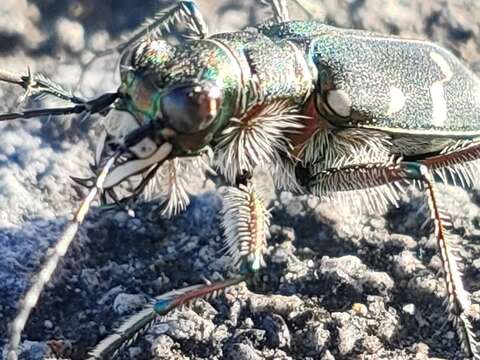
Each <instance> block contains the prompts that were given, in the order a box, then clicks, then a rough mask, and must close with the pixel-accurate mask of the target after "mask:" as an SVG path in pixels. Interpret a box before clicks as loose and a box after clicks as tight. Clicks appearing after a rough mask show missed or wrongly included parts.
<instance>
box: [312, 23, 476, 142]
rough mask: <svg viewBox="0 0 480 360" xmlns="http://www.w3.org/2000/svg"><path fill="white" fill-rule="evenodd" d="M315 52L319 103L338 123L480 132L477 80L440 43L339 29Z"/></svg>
mask: <svg viewBox="0 0 480 360" xmlns="http://www.w3.org/2000/svg"><path fill="white" fill-rule="evenodd" d="M310 56H311V57H312V58H313V61H314V62H315V64H316V66H317V68H318V82H317V92H318V95H317V109H318V111H319V112H320V114H321V115H323V116H325V117H326V118H327V119H328V120H329V121H330V122H332V123H333V124H335V125H338V126H347V127H350V126H354V127H369V128H375V129H381V130H383V131H387V132H389V131H391V132H402V133H419V134H425V133H426V134H428V133H431V134H434V133H438V134H439V135H440V134H442V133H447V132H448V133H449V134H452V132H453V133H455V132H458V133H462V134H463V133H466V132H478V133H480V81H479V80H478V78H477V77H476V76H475V75H474V74H473V73H472V72H471V71H470V70H468V69H467V68H466V67H465V66H464V65H463V64H461V63H460V61H459V60H458V59H457V58H455V57H454V56H453V55H452V54H451V53H450V52H448V51H447V50H445V49H443V48H441V47H439V46H437V45H435V44H432V43H429V42H424V41H416V40H405V39H400V38H386V37H382V36H379V37H372V34H370V33H369V34H368V36H364V35H363V34H362V33H361V32H360V33H357V34H352V33H351V32H349V31H348V30H347V33H346V34H342V31H338V30H337V31H336V32H335V33H333V34H330V35H323V36H319V37H316V38H315V39H314V40H313V42H312V44H311V54H310Z"/></svg>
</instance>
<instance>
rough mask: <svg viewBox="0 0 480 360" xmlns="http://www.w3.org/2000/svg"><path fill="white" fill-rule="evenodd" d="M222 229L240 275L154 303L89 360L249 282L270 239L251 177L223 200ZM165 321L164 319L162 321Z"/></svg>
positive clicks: (267, 220)
mask: <svg viewBox="0 0 480 360" xmlns="http://www.w3.org/2000/svg"><path fill="white" fill-rule="evenodd" d="M222 215H223V221H222V225H223V227H224V230H225V238H226V250H227V253H228V254H229V255H231V257H232V259H233V262H234V265H235V268H236V269H237V271H238V272H239V275H237V276H234V277H231V278H229V279H227V280H223V281H218V282H215V283H208V284H205V285H193V286H189V287H186V288H183V289H179V290H173V291H170V292H168V293H166V294H163V295H161V296H159V297H157V298H155V299H153V301H152V303H151V305H149V306H148V307H146V308H145V309H144V310H143V311H141V312H139V313H137V314H135V315H133V316H131V317H129V318H128V319H127V320H126V321H124V322H123V324H122V325H121V326H120V327H119V328H117V329H116V330H115V331H114V332H113V334H111V335H109V336H107V337H106V338H105V339H104V340H102V341H101V342H100V343H99V344H98V345H97V346H96V347H95V348H94V349H93V350H92V351H91V352H90V358H91V359H105V358H109V359H110V358H112V357H115V356H116V355H117V354H119V353H120V352H121V351H122V350H123V349H125V348H127V347H128V346H129V345H130V344H132V343H133V342H134V341H135V340H136V339H137V338H138V337H139V336H140V335H141V334H143V333H145V332H146V331H147V330H148V329H149V328H150V326H151V325H152V324H153V322H154V321H155V320H156V318H157V317H158V316H160V317H166V316H167V315H168V313H169V312H170V311H172V310H174V309H175V308H178V307H181V306H183V305H187V304H189V303H192V302H194V301H195V300H197V299H200V298H210V297H212V296H215V295H216V294H218V293H221V292H223V291H224V290H226V289H227V288H229V287H230V286H233V285H236V284H239V283H241V282H244V281H249V280H250V279H252V278H253V277H254V275H255V274H256V273H257V271H258V270H259V269H260V268H261V267H262V266H263V265H264V261H263V253H264V251H265V249H266V240H267V237H268V235H269V224H270V214H269V213H268V211H267V210H266V208H265V206H264V205H263V201H262V200H261V198H260V196H259V195H258V194H257V192H256V190H255V189H254V187H253V185H252V183H251V180H250V176H248V175H246V176H241V177H239V179H238V181H237V184H236V186H235V187H231V188H229V189H228V191H227V193H226V195H225V197H224V205H223V210H222ZM165 320H166V319H165Z"/></svg>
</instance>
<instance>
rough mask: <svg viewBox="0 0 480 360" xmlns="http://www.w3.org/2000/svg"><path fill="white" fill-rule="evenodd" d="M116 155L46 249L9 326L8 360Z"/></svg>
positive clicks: (13, 353)
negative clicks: (35, 275) (60, 232)
mask: <svg viewBox="0 0 480 360" xmlns="http://www.w3.org/2000/svg"><path fill="white" fill-rule="evenodd" d="M118 156H120V152H117V153H116V154H114V155H113V156H112V157H110V158H109V159H108V161H107V163H106V164H105V166H104V167H103V169H102V171H101V172H100V174H99V175H98V177H97V178H96V181H95V185H94V186H93V187H92V189H91V190H90V192H89V193H88V195H87V196H86V197H85V199H84V200H83V202H82V203H81V205H80V207H79V208H78V210H77V211H76V213H75V216H74V218H73V220H71V221H70V222H69V224H68V226H67V227H66V228H65V230H64V231H63V234H62V236H61V238H60V239H59V240H58V241H57V243H56V244H55V246H54V247H53V248H51V249H50V250H51V251H49V252H48V254H49V255H48V256H47V260H46V261H45V263H44V264H43V265H42V268H41V269H40V271H39V272H38V275H37V277H36V279H35V280H34V282H33V284H32V285H31V286H30V288H29V290H28V291H27V293H26V294H25V297H24V299H23V301H22V302H21V304H20V310H19V312H18V314H17V316H16V317H15V320H14V321H13V322H12V325H11V329H10V339H9V342H8V355H7V359H8V360H16V359H17V351H18V346H19V344H20V340H21V335H22V331H23V329H24V328H25V324H26V323H27V320H28V317H29V315H30V312H31V311H32V309H33V308H34V307H35V305H36V304H37V301H38V298H39V297H40V294H41V293H42V290H43V288H44V287H45V284H47V282H48V281H49V280H50V278H51V277H52V275H53V272H54V271H55V269H56V268H57V265H58V263H59V261H60V260H61V258H62V257H63V256H64V255H65V253H66V252H67V250H68V248H69V247H70V244H71V243H72V241H73V239H74V238H75V235H76V233H77V231H78V228H79V227H80V225H81V224H82V223H83V220H84V219H85V216H86V215H87V213H88V211H89V209H90V205H91V204H92V202H93V200H94V199H95V198H96V196H97V195H98V194H99V193H101V192H102V189H103V184H104V181H105V179H106V178H107V175H108V172H109V171H110V169H111V168H112V167H113V166H114V164H115V161H116V160H117V158H118Z"/></svg>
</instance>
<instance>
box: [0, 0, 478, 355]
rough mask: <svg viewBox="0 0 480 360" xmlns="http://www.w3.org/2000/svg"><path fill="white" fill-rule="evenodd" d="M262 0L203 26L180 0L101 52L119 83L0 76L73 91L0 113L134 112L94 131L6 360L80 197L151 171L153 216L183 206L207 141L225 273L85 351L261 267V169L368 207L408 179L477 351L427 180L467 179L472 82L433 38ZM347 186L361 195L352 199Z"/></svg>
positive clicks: (141, 188)
mask: <svg viewBox="0 0 480 360" xmlns="http://www.w3.org/2000/svg"><path fill="white" fill-rule="evenodd" d="M270 3H271V5H272V9H273V12H274V17H273V19H272V20H271V21H270V22H268V23H265V24H261V25H258V26H256V27H252V28H248V29H246V30H243V31H239V32H231V33H223V34H215V35H211V36H209V35H208V34H207V30H206V25H205V23H204V21H203V19H202V16H201V14H200V11H199V9H198V8H197V7H196V5H195V3H194V2H193V1H180V2H179V3H178V4H177V5H176V6H174V7H173V8H172V9H171V10H169V11H167V12H163V13H161V15H159V16H158V17H155V18H154V20H153V21H152V22H151V23H149V24H147V25H146V26H145V27H142V28H141V29H139V31H138V32H137V33H135V35H134V36H133V37H132V38H131V39H130V40H129V41H127V42H126V43H123V44H121V45H120V46H119V47H117V48H116V49H114V50H118V52H120V53H121V54H122V55H121V61H120V75H121V85H120V87H119V89H118V90H117V91H116V92H113V93H109V94H103V95H101V96H99V97H98V98H96V99H93V100H90V101H86V100H83V99H80V98H78V97H75V96H74V95H73V94H71V93H69V92H68V91H66V90H64V89H63V88H61V87H60V86H58V85H56V84H53V83H52V82H49V81H48V80H47V79H46V78H44V77H42V76H40V75H30V74H29V75H28V76H24V77H15V76H13V75H11V74H8V73H5V72H1V73H0V75H1V76H0V78H1V79H2V80H4V81H9V82H12V83H16V84H18V85H21V86H23V87H24V88H25V89H26V90H27V91H28V92H29V93H33V94H38V93H47V94H50V95H53V96H57V97H60V98H63V99H66V100H69V101H70V102H72V103H73V105H72V106H71V107H67V108H58V109H40V110H27V111H23V112H18V113H11V114H5V115H0V120H11V119H14V118H30V117H36V116H40V115H47V114H54V115H57V114H69V113H82V112H87V113H91V114H93V113H99V114H101V115H106V114H107V113H109V112H110V110H119V111H125V112H128V113H129V114H131V115H132V116H133V118H134V119H135V126H134V129H133V130H131V131H127V134H126V136H123V137H112V136H111V134H108V129H107V133H106V135H105V136H104V137H103V138H102V140H101V141H100V144H99V147H98V149H97V154H96V166H95V168H96V169H95V176H94V177H93V178H92V179H84V180H80V179H78V181H79V182H81V183H83V184H84V185H86V186H87V187H89V188H90V193H89V195H88V196H87V198H86V199H85V201H84V202H83V203H82V205H81V206H80V208H79V209H78V211H77V213H76V216H75V219H74V221H72V223H71V224H70V225H69V226H68V228H67V229H66V230H65V233H64V235H63V236H62V238H61V239H60V241H59V243H58V244H57V245H56V247H55V248H54V249H53V255H52V256H50V257H49V258H48V259H47V262H46V265H45V266H44V267H43V269H42V271H41V273H40V274H41V276H40V277H39V280H37V281H36V283H35V284H34V285H33V286H32V288H31V289H30V290H29V292H28V293H27V295H26V299H27V300H26V301H25V302H24V304H23V306H22V307H21V309H20V313H19V315H18V316H17V318H16V319H15V321H14V323H13V326H12V334H11V339H10V345H9V346H10V347H9V349H10V353H9V356H10V357H9V359H14V358H16V349H17V346H18V344H19V341H20V334H21V331H22V330H23V327H24V325H25V322H26V321H27V319H28V315H29V313H30V311H31V309H32V308H33V307H34V306H35V303H36V301H37V300H38V296H39V294H40V292H41V291H42V289H43V287H44V285H45V283H46V282H47V281H48V279H49V278H50V276H51V273H52V272H53V270H54V269H55V267H56V266H57V263H58V261H59V259H60V258H61V257H62V256H63V254H64V253H65V251H66V249H67V248H68V246H69V244H70V242H71V241H72V240H73V237H74V235H75V232H76V230H77V228H78V226H79V225H80V224H81V223H82V221H83V219H84V216H85V214H86V212H87V211H88V208H89V206H90V204H91V202H92V201H93V199H94V198H95V196H96V195H97V194H98V193H101V194H102V200H103V201H104V202H107V203H112V202H113V203H117V204H120V205H122V206H126V207H128V204H129V203H130V201H132V200H136V199H137V198H138V197H139V195H140V194H142V193H144V192H145V191H147V189H148V188H149V186H150V184H151V182H152V181H153V180H154V179H160V180H161V181H163V182H164V183H165V184H166V187H167V189H166V190H165V189H164V190H165V191H164V192H163V196H164V201H165V208H166V211H165V212H166V214H168V215H173V214H175V213H177V212H179V211H181V210H183V209H184V208H185V207H186V206H187V204H188V197H187V191H186V190H185V185H186V183H188V173H187V170H188V168H190V170H192V167H193V171H194V172H195V174H194V175H195V176H196V175H198V173H199V172H201V171H202V170H204V169H202V168H201V166H200V165H199V163H198V162H195V161H192V160H191V159H192V158H194V157H200V156H203V155H204V154H206V153H213V159H211V160H212V166H214V167H216V169H217V170H218V172H219V173H220V174H221V175H222V176H223V177H224V178H225V179H226V181H227V182H228V183H229V184H230V185H231V188H230V191H229V192H228V193H227V195H226V196H225V201H224V208H223V211H222V216H223V226H224V228H225V238H226V243H227V248H228V250H227V251H228V253H229V254H230V255H231V256H232V258H233V260H232V263H233V264H234V265H235V266H236V267H237V268H238V273H239V276H238V277H236V278H232V279H228V280H225V281H221V282H217V283H213V284H207V285H197V286H191V287H188V288H185V289H181V290H176V291H172V292H170V293H168V294H164V295H162V296H160V297H158V298H157V299H156V302H155V305H152V306H151V307H149V308H147V309H145V310H144V311H142V312H141V313H139V314H137V315H135V316H133V317H131V318H130V319H129V320H128V321H127V322H126V323H125V324H124V325H123V326H122V327H120V328H119V329H118V330H117V331H116V332H115V334H113V335H111V336H109V337H107V338H106V339H105V340H104V341H102V342H101V343H100V344H99V345H98V346H97V347H96V348H95V349H94V350H93V351H92V353H91V355H92V358H103V357H111V356H114V355H115V354H117V353H118V351H120V350H121V349H123V348H124V347H125V346H128V344H129V343H130V342H131V341H133V339H135V338H136V337H137V336H138V335H139V334H140V333H142V332H144V331H146V329H148V327H149V326H150V325H151V324H152V322H153V320H154V319H155V317H156V316H157V315H166V314H167V313H168V312H169V311H170V310H171V309H173V308H175V307H177V306H180V305H183V304H185V303H187V302H190V301H192V300H194V299H196V298H199V297H205V296H209V295H211V294H214V293H217V292H218V291H222V290H224V289H225V288H226V287H228V286H231V285H235V284H237V283H239V282H242V281H249V280H250V279H251V278H252V277H254V276H255V273H256V272H257V271H258V270H259V269H261V268H262V267H263V266H264V265H265V263H264V260H263V253H264V251H265V248H266V240H267V238H268V228H269V221H270V214H269V212H268V211H267V210H266V206H265V205H264V204H263V201H262V199H261V197H260V196H259V195H258V194H257V191H256V190H255V187H254V184H253V180H252V174H253V171H254V169H256V168H257V167H260V166H269V167H270V169H271V170H272V173H273V176H274V179H275V181H276V184H277V185H278V186H279V187H280V188H285V189H288V190H291V191H295V192H298V193H311V194H313V195H317V196H320V197H329V196H331V195H332V194H333V195H335V194H338V195H340V197H341V198H345V197H348V199H352V198H353V199H354V201H356V202H361V203H362V205H364V206H366V207H368V208H370V209H373V210H375V209H377V208H379V207H383V206H384V205H386V204H392V203H393V204H396V201H397V200H398V196H399V195H398V193H399V190H401V188H402V187H403V186H404V185H405V183H408V182H419V183H422V184H423V189H424V190H425V193H426V196H427V201H428V206H429V211H430V215H431V222H432V225H433V228H434V232H435V238H436V240H437V244H438V250H439V254H440V258H441V261H442V265H443V270H444V277H445V282H446V285H447V292H448V294H447V303H448V313H449V317H450V318H451V319H452V320H453V322H454V324H455V327H456V329H457V332H458V335H459V338H460V340H461V342H462V346H463V349H464V351H465V354H466V356H468V357H473V358H480V357H479V356H480V355H479V350H478V346H477V342H476V340H475V335H474V331H473V330H472V326H471V324H470V321H469V318H468V311H469V307H470V302H469V294H468V292H467V291H466V290H465V289H464V288H463V285H462V281H461V275H460V272H459V271H458V268H457V259H456V251H455V249H454V247H453V245H452V243H451V240H450V237H449V233H448V219H447V215H446V212H445V211H444V210H442V206H441V204H439V199H438V198H437V196H436V190H435V184H434V180H433V176H434V175H438V176H439V177H440V178H441V179H442V180H444V181H454V182H458V183H460V184H462V185H469V184H471V183H473V182H474V181H476V180H477V179H476V178H477V176H476V173H477V172H478V164H476V163H475V160H478V159H479V157H480V81H479V79H478V78H477V77H476V76H475V75H474V74H473V73H472V72H471V71H470V70H468V69H467V68H466V67H465V66H463V65H462V64H461V63H460V61H459V60H458V59H456V58H455V57H454V56H453V55H452V54H451V53H450V52H448V51H447V50H445V49H443V48H441V47H439V46H438V45H435V44H432V43H429V42H425V41H418V40H410V39H403V38H399V37H393V36H384V35H379V34H373V33H369V32H365V31H358V30H347V29H339V28H335V27H331V26H327V25H324V24H322V23H320V22H317V21H288V12H287V9H286V4H285V2H283V1H277V0H275V1H274V0H272V1H270ZM178 18H180V19H182V20H184V21H185V23H186V25H187V29H189V30H190V32H191V33H190V34H189V35H190V36H189V39H188V40H185V41H184V42H182V43H180V44H179V45H171V44H170V43H169V42H168V41H167V40H166V31H165V29H166V28H167V26H166V25H167V24H169V23H170V22H171V20H172V19H178ZM116 125H117V127H118V128H122V127H123V125H122V124H121V123H119V124H116ZM107 139H109V140H107ZM199 166H200V167H199ZM162 171H163V173H162ZM159 174H160V175H159ZM186 174H187V175H186ZM182 176H183V177H182ZM185 176H187V177H185ZM133 177H139V178H140V180H139V182H138V185H137V186H136V187H135V188H133V189H130V190H131V195H130V196H127V197H124V198H119V197H118V196H117V194H116V191H115V190H116V189H117V188H119V187H121V186H122V185H121V184H122V183H124V181H125V180H127V179H131V178H133ZM150 190H151V189H150ZM157 190H158V189H157ZM355 190H363V192H362V193H361V194H363V195H361V196H359V197H355V196H356V195H355V194H357V193H356V192H354V191H355ZM352 194H353V195H352Z"/></svg>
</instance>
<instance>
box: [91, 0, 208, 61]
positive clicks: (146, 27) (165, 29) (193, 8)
mask: <svg viewBox="0 0 480 360" xmlns="http://www.w3.org/2000/svg"><path fill="white" fill-rule="evenodd" d="M181 20H183V21H184V22H185V25H186V26H187V27H188V29H189V30H190V31H191V32H192V33H191V35H189V36H190V37H193V38H197V39H203V38H205V37H207V34H208V30H207V24H206V23H205V20H204V19H203V16H202V13H201V12H200V9H199V7H198V5H197V4H196V3H195V1H194V0H184V1H179V2H178V3H177V4H175V5H174V6H172V7H171V8H170V9H168V10H161V11H159V12H158V13H156V14H155V15H154V16H153V17H152V18H148V19H146V20H145V21H144V22H143V24H142V25H140V27H139V28H137V29H136V30H135V31H134V33H133V35H132V36H130V37H129V38H128V39H127V40H126V41H124V42H122V43H121V44H119V45H117V46H116V47H115V48H113V49H110V50H106V53H108V54H110V53H112V52H118V53H122V52H124V51H125V50H126V49H127V48H129V47H131V46H132V45H133V44H136V43H138V42H139V41H141V40H143V39H144V38H145V37H150V38H152V39H159V38H162V37H164V36H165V35H167V34H169V33H170V32H171V30H170V27H171V26H172V25H173V24H174V23H175V22H180V21H181ZM100 56H102V55H100Z"/></svg>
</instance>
